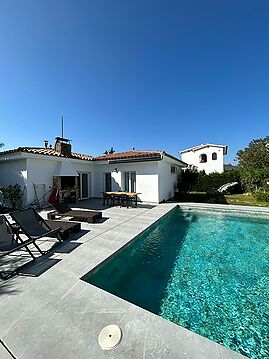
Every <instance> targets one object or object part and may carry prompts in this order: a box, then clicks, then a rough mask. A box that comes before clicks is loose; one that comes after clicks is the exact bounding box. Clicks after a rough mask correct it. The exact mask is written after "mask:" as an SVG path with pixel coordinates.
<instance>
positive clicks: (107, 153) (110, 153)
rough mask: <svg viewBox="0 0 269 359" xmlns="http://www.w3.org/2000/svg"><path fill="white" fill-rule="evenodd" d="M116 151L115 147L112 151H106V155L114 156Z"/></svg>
mask: <svg viewBox="0 0 269 359" xmlns="http://www.w3.org/2000/svg"><path fill="white" fill-rule="evenodd" d="M115 152H116V151H115V150H114V148H113V147H111V148H110V150H105V152H104V155H113V153H115Z"/></svg>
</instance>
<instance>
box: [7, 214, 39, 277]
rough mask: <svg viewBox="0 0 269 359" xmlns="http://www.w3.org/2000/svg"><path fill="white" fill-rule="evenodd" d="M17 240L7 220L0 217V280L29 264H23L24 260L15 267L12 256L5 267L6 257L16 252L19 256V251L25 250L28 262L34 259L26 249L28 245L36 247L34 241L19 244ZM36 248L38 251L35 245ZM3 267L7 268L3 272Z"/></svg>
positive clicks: (29, 240)
mask: <svg viewBox="0 0 269 359" xmlns="http://www.w3.org/2000/svg"><path fill="white" fill-rule="evenodd" d="M17 239H18V236H17V237H15V234H14V233H13V231H12V227H11V225H10V223H9V222H8V220H7V218H6V217H5V216H1V217H0V264H1V266H0V278H2V279H7V278H9V277H10V276H11V275H12V274H13V273H14V272H15V270H18V269H19V268H21V267H22V266H24V265H25V264H27V263H28V262H29V261H27V262H25V260H24V261H23V263H21V262H19V261H18V262H19V265H18V266H17V265H16V264H17V261H16V260H17V259H18V258H17V257H16V256H14V257H13V258H12V257H10V259H9V262H8V265H7V263H6V261H5V259H6V258H5V257H6V256H11V255H13V254H14V253H15V252H18V256H19V251H20V250H22V249H25V250H26V251H27V252H28V254H29V258H30V262H31V261H34V260H35V259H36V258H35V256H34V255H33V253H32V252H31V250H30V249H29V248H28V245H30V244H34V245H36V244H35V239H28V240H27V241H25V242H23V241H21V243H19V242H18V241H17ZM36 247H37V248H38V249H39V247H38V246H37V245H36ZM14 266H16V267H17V268H16V269H14ZM3 267H7V268H6V269H4V270H3ZM4 273H6V274H4Z"/></svg>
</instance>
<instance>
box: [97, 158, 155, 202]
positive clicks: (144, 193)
mask: <svg viewBox="0 0 269 359" xmlns="http://www.w3.org/2000/svg"><path fill="white" fill-rule="evenodd" d="M115 168H117V171H118V172H115V171H114V170H115ZM105 172H111V177H112V190H113V191H117V190H123V189H124V172H136V192H141V195H139V199H140V200H141V201H143V202H152V203H158V202H159V191H158V162H157V161H152V162H149V161H148V162H134V163H116V164H111V165H109V164H106V163H105V162H101V161H96V162H95V166H94V184H95V185H94V196H95V197H101V196H102V192H104V189H105Z"/></svg>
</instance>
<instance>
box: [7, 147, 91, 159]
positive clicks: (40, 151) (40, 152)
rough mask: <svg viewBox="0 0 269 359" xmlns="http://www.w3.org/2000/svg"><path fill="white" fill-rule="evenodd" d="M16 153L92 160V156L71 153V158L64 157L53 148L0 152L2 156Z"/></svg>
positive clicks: (26, 148)
mask: <svg viewBox="0 0 269 359" xmlns="http://www.w3.org/2000/svg"><path fill="white" fill-rule="evenodd" d="M17 152H24V153H34V154H37V155H46V156H55V157H64V158H75V159H80V160H86V161H91V160H92V159H93V157H92V156H89V155H83V154H80V153H74V152H72V153H71V156H70V157H68V156H64V155H62V154H61V153H59V152H57V151H55V149H54V148H42V147H18V148H14V149H13V150H8V151H3V152H0V155H2V154H9V153H17Z"/></svg>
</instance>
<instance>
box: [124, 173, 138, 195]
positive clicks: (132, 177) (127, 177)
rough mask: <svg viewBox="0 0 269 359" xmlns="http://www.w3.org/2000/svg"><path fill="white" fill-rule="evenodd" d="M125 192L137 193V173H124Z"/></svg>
mask: <svg viewBox="0 0 269 359" xmlns="http://www.w3.org/2000/svg"><path fill="white" fill-rule="evenodd" d="M124 191H126V192H136V173H135V172H124Z"/></svg>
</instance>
